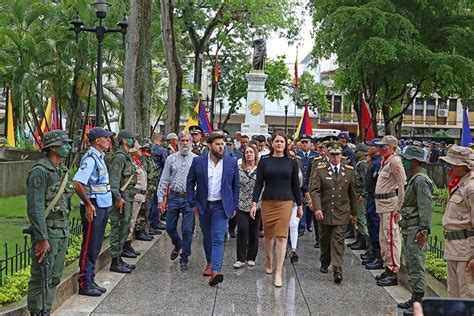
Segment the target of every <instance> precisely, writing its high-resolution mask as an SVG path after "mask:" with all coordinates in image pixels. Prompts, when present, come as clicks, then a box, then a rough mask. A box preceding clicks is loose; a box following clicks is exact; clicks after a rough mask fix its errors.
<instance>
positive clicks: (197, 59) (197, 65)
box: [194, 47, 204, 101]
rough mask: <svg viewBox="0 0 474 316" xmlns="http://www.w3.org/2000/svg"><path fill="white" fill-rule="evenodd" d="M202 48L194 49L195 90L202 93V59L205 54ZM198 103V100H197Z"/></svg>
mask: <svg viewBox="0 0 474 316" xmlns="http://www.w3.org/2000/svg"><path fill="white" fill-rule="evenodd" d="M201 48H202V47H195V48H194V88H195V89H197V90H198V91H201V82H202V59H203V54H204V53H203V52H201V51H200V50H201ZM196 101H197V100H196Z"/></svg>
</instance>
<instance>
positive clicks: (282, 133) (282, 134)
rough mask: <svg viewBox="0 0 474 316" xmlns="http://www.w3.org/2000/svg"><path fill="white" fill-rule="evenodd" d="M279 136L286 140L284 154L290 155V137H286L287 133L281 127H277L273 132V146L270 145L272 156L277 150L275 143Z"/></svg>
mask: <svg viewBox="0 0 474 316" xmlns="http://www.w3.org/2000/svg"><path fill="white" fill-rule="evenodd" d="M277 136H281V137H283V139H284V140H285V149H283V155H284V156H285V157H288V156H289V155H288V140H287V139H288V138H287V137H286V134H285V133H284V132H283V131H282V130H281V129H277V130H276V131H274V132H273V134H272V146H270V156H273V153H274V152H275V150H274V149H273V143H274V141H275V138H277Z"/></svg>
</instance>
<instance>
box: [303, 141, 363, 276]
mask: <svg viewBox="0 0 474 316" xmlns="http://www.w3.org/2000/svg"><path fill="white" fill-rule="evenodd" d="M328 153H329V155H328V156H329V162H327V163H326V162H325V163H322V164H319V165H315V166H313V168H315V169H314V171H313V173H312V177H311V179H310V185H309V191H310V194H311V199H312V200H313V209H314V211H315V216H316V219H317V220H318V221H320V222H321V257H320V259H321V268H320V271H321V272H322V273H327V272H328V267H329V265H330V264H332V267H333V272H334V282H335V283H340V282H341V281H342V257H343V255H344V248H345V246H344V234H345V232H346V228H347V224H348V223H349V221H350V217H351V214H352V220H353V221H356V220H357V208H356V198H355V194H354V167H352V166H349V165H347V164H346V163H345V162H344V161H342V160H341V153H342V148H341V146H340V145H339V144H338V143H331V144H329V145H328Z"/></svg>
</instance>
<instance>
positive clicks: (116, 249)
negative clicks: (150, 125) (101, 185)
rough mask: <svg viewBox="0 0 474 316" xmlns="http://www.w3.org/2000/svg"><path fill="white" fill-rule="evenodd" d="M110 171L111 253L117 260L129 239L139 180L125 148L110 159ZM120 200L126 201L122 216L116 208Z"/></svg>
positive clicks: (120, 149)
mask: <svg viewBox="0 0 474 316" xmlns="http://www.w3.org/2000/svg"><path fill="white" fill-rule="evenodd" d="M108 169H109V178H110V188H111V191H112V200H113V205H112V210H111V212H110V214H109V218H110V228H111V229H110V253H111V255H112V258H117V257H120V254H121V253H122V248H123V244H124V243H125V241H126V240H127V237H128V232H129V229H130V219H131V216H132V205H133V198H134V196H135V189H134V187H135V184H136V182H137V179H136V175H135V172H136V170H135V165H134V163H133V161H132V157H131V155H130V154H129V153H128V152H126V151H125V149H123V148H119V149H118V150H117V151H116V152H115V153H114V154H113V156H112V157H111V158H110V161H109V165H108ZM130 177H131V178H130ZM129 179H130V181H129ZM127 182H128V184H127ZM126 184H127V185H126ZM125 185H126V186H125ZM120 199H124V200H125V205H124V206H123V210H122V214H120V210H119V209H117V207H116V202H117V201H119V200H120Z"/></svg>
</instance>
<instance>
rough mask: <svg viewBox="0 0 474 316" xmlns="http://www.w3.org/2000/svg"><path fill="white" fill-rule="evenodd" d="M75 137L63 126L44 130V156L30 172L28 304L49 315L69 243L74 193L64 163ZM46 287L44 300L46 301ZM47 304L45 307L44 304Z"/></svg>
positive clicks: (38, 311)
mask: <svg viewBox="0 0 474 316" xmlns="http://www.w3.org/2000/svg"><path fill="white" fill-rule="evenodd" d="M71 144H72V140H70V139H69V137H68V135H67V133H66V132H65V131H62V130H52V131H49V132H47V133H46V134H44V137H43V149H42V150H43V152H45V157H44V158H41V159H40V160H38V161H37V162H36V163H35V164H34V165H33V167H32V168H31V170H30V171H29V173H28V180H27V191H26V200H27V214H28V219H29V221H30V223H31V238H32V240H31V241H32V245H33V247H32V248H31V278H30V281H29V283H28V294H27V306H28V310H29V311H30V313H31V315H49V313H50V311H51V306H52V305H53V301H54V297H55V295H56V287H57V286H58V285H59V282H60V281H61V276H62V274H63V268H64V258H65V256H66V251H67V247H68V237H69V211H70V209H71V207H70V205H71V203H70V202H71V201H70V199H71V195H72V194H73V193H74V189H73V186H72V181H71V179H70V177H69V172H68V170H67V168H66V166H65V165H64V164H63V161H64V158H66V157H67V155H69V153H70V151H71ZM45 263H48V265H46V267H47V268H48V270H49V271H48V275H49V276H50V278H49V279H48V280H47V287H46V288H43V286H42V284H43V274H42V268H43V267H44V266H43V265H44V264H45ZM43 291H45V292H46V293H44V294H45V295H44V297H45V301H43ZM43 307H44V308H43Z"/></svg>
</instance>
